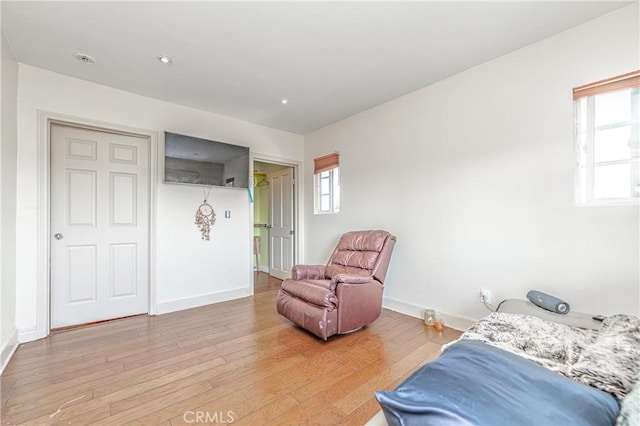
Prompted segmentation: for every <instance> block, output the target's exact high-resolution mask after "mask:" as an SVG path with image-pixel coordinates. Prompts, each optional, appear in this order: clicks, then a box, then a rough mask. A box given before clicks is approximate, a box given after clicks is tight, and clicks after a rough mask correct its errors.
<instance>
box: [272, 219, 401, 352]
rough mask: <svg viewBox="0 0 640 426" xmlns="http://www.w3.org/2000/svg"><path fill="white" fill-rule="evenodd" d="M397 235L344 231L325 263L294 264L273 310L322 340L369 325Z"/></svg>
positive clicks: (377, 308)
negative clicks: (275, 308) (276, 309)
mask: <svg viewBox="0 0 640 426" xmlns="http://www.w3.org/2000/svg"><path fill="white" fill-rule="evenodd" d="M395 242H396V237H395V236H393V235H391V234H390V233H388V232H386V231H356V232H347V233H346V234H344V235H343V236H342V237H341V238H340V241H338V245H337V247H336V248H335V250H334V251H333V254H332V255H331V258H330V259H329V262H328V263H327V265H326V266H325V265H296V266H294V267H293V271H292V273H291V275H292V277H291V278H289V279H286V280H284V282H283V283H282V288H281V289H280V292H279V293H278V298H277V301H276V305H277V308H278V312H279V313H280V314H281V315H283V316H284V317H286V318H288V319H289V320H291V321H293V322H294V323H295V324H297V325H299V326H300V327H302V328H304V329H306V330H308V331H310V332H311V333H313V334H315V335H316V336H318V337H321V338H323V339H325V340H326V339H327V338H328V337H330V336H333V335H334V334H344V333H348V332H350V331H354V330H357V329H358V328H361V327H364V326H365V325H368V324H371V323H372V322H373V321H374V320H375V319H376V318H378V317H379V316H380V313H381V311H382V285H383V283H384V279H385V276H386V275H387V268H388V267H389V260H390V258H391V252H392V251H393V247H394V245H395Z"/></svg>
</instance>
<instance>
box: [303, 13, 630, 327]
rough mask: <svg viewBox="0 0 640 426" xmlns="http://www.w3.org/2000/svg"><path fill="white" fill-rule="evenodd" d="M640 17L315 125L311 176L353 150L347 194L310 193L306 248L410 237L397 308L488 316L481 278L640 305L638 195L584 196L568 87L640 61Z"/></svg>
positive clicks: (614, 304) (393, 292)
mask: <svg viewBox="0 0 640 426" xmlns="http://www.w3.org/2000/svg"><path fill="white" fill-rule="evenodd" d="M638 27H639V24H638V4H637V3H636V4H634V5H632V6H629V7H626V8H624V9H621V10H618V11H616V12H613V13H611V14H609V15H605V16H604V17H601V18H599V19H597V20H594V21H591V22H588V23H586V24H583V25H581V26H579V27H576V28H574V29H571V30H569V31H566V32H564V33H561V34H559V35H557V36H554V37H552V38H550V39H547V40H544V41H542V42H539V43H536V44H533V45H530V46H528V47H526V48H523V49H520V50H518V51H516V52H513V53H511V54H508V55H506V56H503V57H501V58H498V59H496V60H493V61H491V62H488V63H485V64H482V65H480V66H477V67H475V68H473V69H470V70H467V71H465V72H463V73H461V74H458V75H456V76H453V77H451V78H449V79H446V80H444V81H441V82H439V83H437V84H434V85H432V86H429V87H426V88H424V89H421V90H419V91H417V92H414V93H411V94H409V95H407V96H404V97H402V98H399V99H396V100H394V101H391V102H389V103H386V104H384V105H381V106H379V107H376V108H374V109H371V110H369V111H366V112H363V113H360V114H358V115H356V116H353V117H351V118H349V119H346V120H344V121H342V122H339V123H336V124H334V125H331V126H328V127H326V128H324V129H321V130H319V131H317V132H315V133H313V134H310V135H307V136H306V137H305V163H306V164H308V165H309V166H307V167H306V170H308V172H307V176H306V179H305V182H306V186H305V190H306V191H308V192H307V193H308V194H311V191H312V182H313V180H312V179H311V173H312V172H311V170H312V169H313V168H312V167H310V165H311V164H312V159H313V158H314V157H316V156H319V155H322V154H327V153H330V152H332V151H336V150H337V151H340V165H341V176H342V180H341V184H342V204H341V207H340V213H339V214H336V215H318V216H316V215H313V205H312V203H313V197H310V196H309V197H307V203H306V205H305V211H306V221H305V223H306V226H307V234H306V241H307V246H306V250H307V251H306V253H307V259H306V260H307V261H308V262H309V263H315V262H325V261H326V259H327V256H328V255H329V253H330V250H331V249H332V248H333V246H334V244H335V242H336V239H337V237H338V236H339V235H340V234H341V233H342V232H344V231H347V230H352V229H368V228H382V229H386V230H389V231H390V232H392V233H394V234H396V235H397V237H398V244H397V246H396V251H395V253H394V256H393V258H392V264H391V269H390V272H389V275H388V277H387V283H386V286H385V298H386V299H385V304H386V306H389V307H393V308H394V309H398V310H401V311H404V312H407V313H410V314H413V315H420V314H421V310H420V309H421V308H424V307H427V306H430V307H434V308H436V309H437V310H440V311H442V312H444V313H448V314H451V315H454V316H456V317H459V318H460V317H461V318H466V319H471V320H475V319H478V318H480V317H481V316H483V315H484V314H486V313H487V311H486V310H484V309H483V307H482V305H480V304H479V302H478V293H479V289H480V288H481V287H483V288H487V289H490V290H491V291H492V293H493V300H494V301H496V302H499V301H500V300H503V299H506V298H521V299H524V298H525V295H526V293H527V291H528V290H530V289H538V290H541V291H545V292H548V293H551V294H554V295H556V296H559V297H561V298H564V299H566V300H567V301H568V302H569V303H570V304H571V307H572V309H573V310H575V311H580V312H598V313H602V314H612V313H617V312H622V313H630V314H636V315H637V314H638V313H640V306H639V304H640V301H639V297H640V294H639V289H638V287H639V262H640V260H639V259H640V253H639V214H638V206H637V205H635V206H610V207H578V206H576V205H575V203H574V199H573V178H574V169H573V167H574V151H573V130H572V129H573V109H572V108H573V103H572V92H571V90H572V88H573V87H576V86H578V85H581V84H585V83H589V82H592V81H596V80H599V79H602V78H606V77H610V76H614V75H617V74H622V73H625V72H629V71H632V70H635V69H638V67H639V64H640V60H639V51H640V49H639V39H640V37H639V34H638ZM458 323H461V324H462V323H464V321H458ZM463 325H464V324H463ZM463 325H461V326H463Z"/></svg>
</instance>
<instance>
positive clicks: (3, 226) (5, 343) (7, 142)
mask: <svg viewBox="0 0 640 426" xmlns="http://www.w3.org/2000/svg"><path fill="white" fill-rule="evenodd" d="M1 42H2V45H1V47H0V50H1V51H2V52H1V54H2V68H1V77H2V78H1V85H0V94H1V95H2V104H1V110H2V111H1V115H0V129H1V132H0V138H1V139H0V372H2V369H3V367H4V365H5V363H6V362H7V361H8V358H9V356H10V354H11V353H12V351H13V350H14V349H15V346H16V344H17V334H16V256H15V254H16V232H15V228H16V149H17V148H16V146H17V145H16V142H17V137H16V106H17V102H16V99H17V91H18V63H17V62H16V60H15V58H14V56H13V53H12V51H11V48H10V47H9V45H8V44H7V41H6V40H5V37H4V34H2V41H1Z"/></svg>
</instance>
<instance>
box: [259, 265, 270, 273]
mask: <svg viewBox="0 0 640 426" xmlns="http://www.w3.org/2000/svg"><path fill="white" fill-rule="evenodd" d="M258 271H260V272H266V273H267V274H268V273H269V267H268V266H265V265H260V266H259V267H258Z"/></svg>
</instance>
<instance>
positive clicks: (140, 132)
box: [34, 110, 158, 339]
mask: <svg viewBox="0 0 640 426" xmlns="http://www.w3.org/2000/svg"><path fill="white" fill-rule="evenodd" d="M52 123H59V124H62V125H66V126H73V127H80V128H85V129H89V130H96V131H101V132H110V133H117V134H124V135H128V136H136V137H142V138H145V139H147V140H148V143H149V175H148V178H149V199H148V203H149V229H148V238H149V253H148V256H149V257H148V258H149V271H148V272H149V282H148V302H147V303H148V310H149V312H148V314H149V315H155V314H156V312H157V297H156V294H157V293H156V292H157V288H156V251H157V250H156V217H157V191H158V148H157V147H158V134H157V132H155V131H153V130H148V129H141V128H135V127H130V126H125V125H121V124H114V123H108V122H103V121H98V120H93V119H88V118H83V117H77V116H71V115H66V114H60V113H55V112H51V111H42V110H38V207H37V215H38V223H37V236H38V237H37V238H38V249H37V253H36V262H37V271H36V330H35V334H36V335H35V336H34V338H35V339H40V338H43V337H47V336H48V335H49V333H50V331H51V303H50V302H51V268H50V259H51V238H50V233H51V231H50V229H51V228H50V222H51V211H50V207H51V177H50V173H51V136H50V125H51V124H52Z"/></svg>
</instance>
